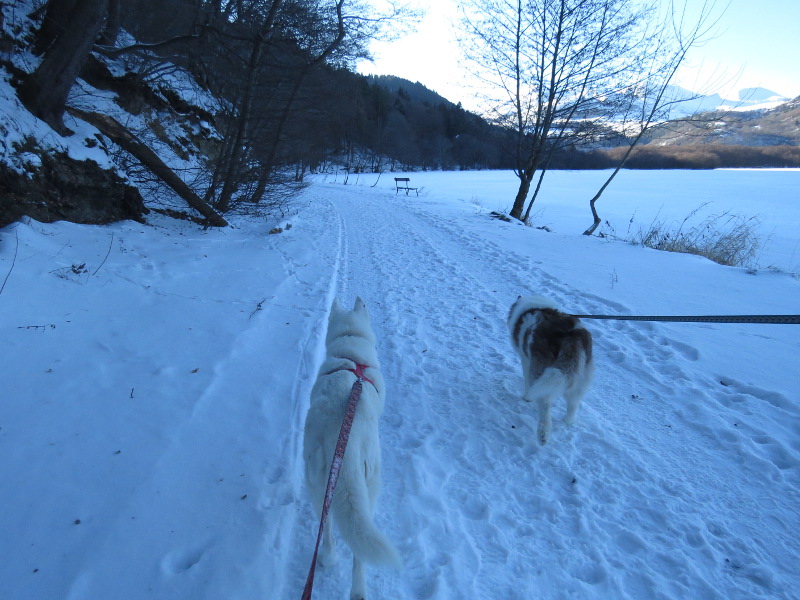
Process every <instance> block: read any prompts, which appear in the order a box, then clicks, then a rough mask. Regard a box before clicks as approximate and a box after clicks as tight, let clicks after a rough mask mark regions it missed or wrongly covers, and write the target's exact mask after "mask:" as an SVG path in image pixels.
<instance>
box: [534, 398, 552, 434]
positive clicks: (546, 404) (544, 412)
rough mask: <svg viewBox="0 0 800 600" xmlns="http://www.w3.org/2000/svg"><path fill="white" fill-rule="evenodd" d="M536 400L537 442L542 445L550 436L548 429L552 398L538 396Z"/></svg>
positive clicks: (549, 426)
mask: <svg viewBox="0 0 800 600" xmlns="http://www.w3.org/2000/svg"><path fill="white" fill-rule="evenodd" d="M537 402H538V404H539V428H538V431H537V433H538V436H539V443H540V444H541V445H542V446H544V445H545V444H546V443H547V440H548V439H549V438H550V429H551V427H552V422H553V420H552V416H551V412H552V408H553V399H552V398H551V397H550V396H539V398H537Z"/></svg>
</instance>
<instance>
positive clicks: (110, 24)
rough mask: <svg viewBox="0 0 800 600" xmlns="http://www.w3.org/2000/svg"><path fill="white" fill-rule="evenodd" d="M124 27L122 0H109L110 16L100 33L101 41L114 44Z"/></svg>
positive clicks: (105, 43)
mask: <svg viewBox="0 0 800 600" xmlns="http://www.w3.org/2000/svg"><path fill="white" fill-rule="evenodd" d="M121 29H122V0H108V18H107V19H106V26H105V27H104V28H103V32H102V34H101V35H100V43H101V44H103V45H104V46H114V45H115V44H116V43H117V37H118V36H119V32H120V30H121Z"/></svg>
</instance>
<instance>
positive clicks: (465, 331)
mask: <svg viewBox="0 0 800 600" xmlns="http://www.w3.org/2000/svg"><path fill="white" fill-rule="evenodd" d="M478 175H480V174H457V175H456V174H449V175H448V174H411V177H412V181H413V182H414V183H415V184H416V183H419V184H420V185H422V186H424V188H425V189H424V190H423V193H422V194H421V195H420V197H418V198H417V197H415V196H413V195H412V196H409V197H405V196H404V195H402V194H401V195H399V196H395V193H394V189H393V186H392V185H391V184H392V182H391V178H390V177H387V176H384V178H383V179H382V180H381V181H380V182H379V185H378V186H377V187H376V188H371V187H370V186H371V185H372V183H374V181H367V180H362V181H361V183H362V184H363V185H358V186H353V185H348V186H342V185H340V184H333V183H331V182H328V183H325V182H324V181H318V182H317V183H316V184H314V185H313V186H311V187H310V188H309V189H308V190H307V192H306V194H305V196H304V200H303V202H302V203H301V204H300V205H299V208H298V213H297V214H295V215H293V216H291V217H290V218H288V219H287V220H288V222H289V223H291V225H292V227H291V228H289V229H285V230H284V231H283V232H282V233H280V234H277V235H267V231H268V230H269V229H270V228H271V227H272V226H273V225H274V224H272V223H270V224H267V223H257V222H253V221H242V222H239V223H237V227H236V228H228V229H225V230H221V231H207V232H203V231H201V230H200V229H199V228H197V227H195V226H192V225H190V224H186V223H178V222H174V221H168V220H163V219H161V218H153V219H151V223H152V226H142V225H138V224H133V223H121V224H117V225H114V226H109V227H91V226H79V225H72V224H68V223H55V224H51V225H42V224H38V223H35V222H30V223H24V224H20V225H17V226H13V227H9V228H6V229H4V230H3V231H2V232H0V235H1V236H2V247H0V276H2V277H3V278H5V276H6V274H7V273H9V272H10V275H9V276H8V279H7V282H6V285H5V288H4V290H3V292H2V294H0V331H2V334H3V339H4V340H5V344H4V355H3V358H4V360H3V362H4V368H3V370H2V371H0V389H2V390H3V401H2V402H0V497H2V498H3V499H4V510H3V511H0V539H2V540H4V543H3V545H2V547H0V597H3V598H15V599H16V598H19V599H23V600H26V599H31V600H33V599H36V600H39V599H50V598H52V599H60V598H70V599H73V600H78V599H94V598H119V599H125V598H130V599H132V600H133V599H137V600H138V599H140V598H143V597H150V598H164V599H167V598H169V599H171V600H172V599H176V598H186V599H189V598H191V599H192V600H198V599H201V598H209V599H212V598H214V599H216V598H221V597H225V598H229V599H255V598H259V599H262V598H276V599H277V598H292V597H299V595H300V592H301V590H302V585H303V582H304V580H305V575H306V570H307V568H308V562H309V560H310V555H311V550H312V546H313V540H314V535H315V524H314V517H313V515H312V512H311V508H310V504H309V503H308V502H307V500H306V498H305V490H304V488H303V485H302V464H301V458H300V445H301V442H302V424H303V418H304V415H305V410H306V408H307V403H308V392H309V390H310V386H311V384H312V383H313V378H314V376H315V369H316V367H317V364H318V361H319V358H320V354H319V351H320V347H319V346H320V341H321V336H322V335H323V333H324V322H325V321H324V319H325V317H326V314H327V308H328V306H329V302H330V299H331V297H332V296H333V295H334V294H336V295H338V296H339V297H341V298H342V299H343V300H345V301H348V302H350V301H352V298H353V297H354V296H355V295H356V294H358V295H361V296H362V297H363V298H364V299H365V300H366V302H367V304H368V306H369V307H370V312H371V313H372V316H373V322H374V326H375V329H376V332H377V334H378V339H379V345H378V350H379V354H380V356H381V362H382V364H383V367H384V375H385V377H386V380H387V386H388V390H389V392H388V396H387V406H386V413H385V417H384V421H383V423H382V436H383V449H384V493H383V495H382V497H381V499H380V504H379V509H378V515H377V521H378V523H379V524H380V526H381V528H383V529H384V530H385V531H386V532H387V535H388V536H389V537H390V538H391V539H392V540H393V541H395V542H396V544H397V546H398V548H399V549H400V551H401V553H402V554H403V556H404V559H405V563H406V567H405V569H404V570H403V571H399V572H392V571H382V570H376V569H373V570H371V571H370V572H369V581H368V584H369V586H370V588H371V590H372V591H373V597H374V598H403V599H405V598H408V599H412V598H413V599H417V598H442V599H453V600H456V599H461V598H479V597H480V598H498V599H499V598H503V599H504V600H505V599H508V598H520V599H523V598H524V599H527V598H531V597H537V598H553V599H556V598H565V597H570V598H623V599H624V598H630V599H640V598H645V597H647V598H665V599H666V598H677V597H681V598H719V599H723V598H724V599H729V598H787V599H788V598H792V597H794V596H795V594H796V590H797V589H798V585H800V576H798V574H797V568H796V562H797V557H798V556H800V542H798V539H797V536H796V531H797V529H798V526H799V525H800V517H799V516H798V514H799V509H800V489H799V485H798V484H799V483H800V477H799V476H800V446H799V445H798V439H800V438H798V434H799V433H800V406H798V397H797V389H798V388H800V385H799V384H800V376H798V374H797V369H796V364H797V357H798V356H800V342H798V341H797V332H796V327H792V326H775V325H767V326H764V325H761V326H759V325H686V324H647V323H626V322H607V323H600V322H590V323H588V326H589V327H590V328H591V331H592V333H593V335H594V336H595V348H596V354H597V362H598V375H597V378H596V383H595V385H594V387H593V388H592V390H591V391H590V393H589V395H588V396H587V398H586V401H585V403H584V407H583V408H582V410H581V412H579V414H578V421H577V423H576V425H575V426H574V427H573V428H571V429H568V428H566V427H565V426H564V425H563V424H562V423H560V422H559V421H558V420H556V422H555V423H554V430H553V434H552V438H551V442H550V444H549V445H548V446H546V447H544V448H542V447H539V446H538V444H537V443H536V441H535V428H536V415H535V407H534V406H531V405H528V404H524V403H523V402H522V401H521V400H520V399H519V392H520V388H521V375H520V372H519V368H518V365H517V360H516V358H515V356H514V353H513V351H512V349H511V346H510V344H509V342H508V340H507V332H506V330H505V316H506V311H507V310H508V308H509V306H510V305H511V303H512V302H513V300H514V299H515V298H516V296H517V295H518V294H520V293H530V292H538V293H545V294H547V295H550V296H552V297H554V298H556V299H557V300H558V301H559V302H561V303H562V304H563V305H564V306H565V308H567V309H568V310H571V311H580V312H587V313H598V312H603V313H609V312H625V313H658V312H661V313H685V314H696V313H751V312H752V313H794V314H796V313H798V312H800V311H798V308H800V305H799V304H798V298H800V293H799V292H800V281H798V279H796V278H793V277H792V276H790V275H787V274H784V273H776V272H769V271H763V272H759V273H758V274H757V275H752V274H748V273H747V272H746V271H745V270H743V269H735V268H728V267H721V266H719V265H716V264H714V263H711V262H709V261H707V260H705V259H701V258H698V257H695V256H687V255H671V254H666V253H661V252H657V251H653V250H648V249H643V248H640V247H634V246H630V245H628V244H623V243H612V242H608V241H604V240H600V239H597V238H586V237H584V236H581V235H580V234H579V233H580V230H581V225H584V223H583V221H582V220H581V218H582V216H583V214H584V212H585V211H586V209H585V206H584V205H583V202H581V203H580V208H579V210H580V211H581V212H580V215H579V216H576V215H575V214H574V213H573V214H572V216H571V217H569V215H568V208H569V207H568V206H566V205H565V206H560V205H557V204H556V203H554V204H553V205H552V206H545V205H544V204H543V207H544V209H543V210H545V212H544V216H545V217H547V218H546V219H545V222H546V223H547V224H549V225H550V226H551V228H552V229H553V232H550V233H548V232H546V231H543V230H537V229H533V228H528V227H524V226H521V225H518V224H509V223H503V222H501V221H497V220H495V219H491V218H489V216H488V214H487V210H486V209H487V208H490V206H489V205H490V202H496V201H498V200H497V199H496V198H495V196H494V193H495V192H496V191H497V188H498V186H499V185H500V183H499V181H500V180H492V179H491V178H490V179H484V180H481V179H480V178H479V177H478ZM484 175H485V176H487V177H488V176H490V175H491V176H495V175H496V174H484ZM654 175H657V176H658V177H659V178H661V177H663V178H666V177H667V175H665V174H661V173H659V174H654ZM759 175H760V174H759ZM780 175H781V176H784V175H785V174H780ZM798 175H800V173H798ZM472 177H474V179H470V178H472ZM577 180H578V178H577V177H575V176H573V178H572V179H565V182H567V181H573V182H575V183H576V184H577V183H578V181H577ZM665 180H666V179H662V180H661V181H662V182H663V181H665ZM770 181H777V182H778V183H776V185H778V186H780V185H783V183H781V182H780V181H779V180H778V179H775V180H770ZM512 184H513V181H512ZM503 185H505V184H503ZM565 185H566V184H565ZM661 185H662V186H666V187H669V186H667V184H665V183H662V184H661ZM682 185H683V184H682V181H681V180H680V179H678V180H676V181H674V182H673V184H672V187H674V188H681V186H682ZM754 185H755V184H754ZM758 187H759V188H761V189H762V190H763V193H764V196H765V197H767V196H768V197H773V196H772V194H773V192H772V191H771V190H772V188H771V187H770V186H769V185H764V183H763V181H762V182H759V183H758ZM562 189H563V186H562ZM737 189H749V188H747V187H746V186H745V185H744V184H737ZM793 189H794V190H796V189H797V188H793ZM729 192H730V190H729ZM642 193H644V192H642ZM781 193H783V192H776V193H775V196H776V197H777V196H778V195H779V194H781ZM790 193H794V194H796V193H797V192H792V191H791V190H790ZM684 195H685V194H684ZM717 197H718V198H719V202H720V203H725V200H726V197H725V195H724V194H722V193H718V194H717ZM473 198H474V199H476V200H475V201H473ZM791 198H792V197H791V195H790V196H789V200H791ZM729 199H730V201H731V206H727V205H726V206H725V207H724V208H736V207H737V206H738V205H734V204H735V203H737V202H740V200H739V199H738V197H734V195H733V194H732V193H730V194H729ZM603 202H605V199H604V200H603ZM611 204H612V202H611V199H610V198H609V201H608V205H609V210H610V209H611ZM696 206H697V203H695V202H688V201H687V204H686V206H684V207H680V206H675V207H674V208H675V209H676V211H677V214H676V218H682V217H683V216H685V214H687V213H688V212H690V211H691V210H692V209H694V208H696ZM670 207H671V208H672V205H670ZM492 208H493V207H492ZM500 208H503V207H500ZM683 209H686V210H685V211H684V210H683ZM620 211H621V214H622V215H623V216H622V218H629V217H630V214H631V213H632V212H633V210H631V207H630V206H627V207H625V208H624V209H622V208H621V209H620ZM601 213H602V210H601ZM781 214H782V215H783V216H784V217H783V219H782V221H783V222H784V223H786V225H787V227H786V228H785V230H786V231H785V230H784V229H781V230H780V232H778V231H777V230H776V237H778V236H781V237H782V236H785V237H787V238H788V237H790V236H791V235H792V231H794V232H796V231H797V228H796V226H795V225H794V224H796V223H797V220H798V215H800V205H799V204H798V203H797V202H796V201H794V202H790V201H787V202H786V206H785V207H783V208H782V209H781ZM551 215H552V216H551ZM568 217H569V220H568V221H567V219H568ZM562 218H563V219H564V220H563V221H561V220H560V219H562ZM567 223H570V225H569V226H567ZM280 224H281V225H286V223H285V222H284V223H280ZM794 235H795V236H796V233H795V234H794ZM17 240H18V242H19V246H18V249H16V248H17V247H16V243H17ZM109 248H110V252H109ZM107 253H108V254H107ZM106 255H107V256H106ZM12 263H13V270H12V269H11V266H12ZM81 264H84V267H82V268H78V267H79V266H80V265H81ZM73 266H74V267H75V268H73ZM765 266H766V265H765ZM76 271H77V272H76ZM561 411H563V406H560V405H557V407H556V411H555V412H556V417H558V416H559V415H560V414H561ZM349 577H350V573H349V568H348V564H347V561H345V560H343V561H341V563H340V564H339V565H338V566H337V567H336V568H334V569H332V570H328V571H322V572H320V573H319V574H318V576H317V589H316V591H315V598H320V599H322V598H344V597H346V595H347V590H348V588H349Z"/></svg>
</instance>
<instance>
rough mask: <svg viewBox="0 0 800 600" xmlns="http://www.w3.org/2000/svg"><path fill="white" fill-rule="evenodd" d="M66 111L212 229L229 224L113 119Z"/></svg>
mask: <svg viewBox="0 0 800 600" xmlns="http://www.w3.org/2000/svg"><path fill="white" fill-rule="evenodd" d="M67 110H68V111H69V113H70V114H71V115H73V116H75V117H78V118H79V119H83V120H84V121H86V122H87V123H91V124H92V125H94V126H95V127H97V128H98V129H99V130H100V132H101V133H102V134H103V135H106V136H108V137H109V138H110V139H111V140H112V141H113V142H115V143H116V144H118V145H119V146H120V148H122V149H123V150H125V151H126V152H129V153H130V154H131V155H132V156H133V157H135V158H136V159H137V160H138V161H139V162H141V163H142V164H143V165H144V166H145V167H147V168H148V169H149V170H150V171H151V172H152V173H153V175H155V176H156V177H158V178H159V179H161V181H163V182H164V183H166V184H167V185H168V186H169V187H171V188H172V190H173V191H174V192H175V193H176V194H178V196H180V197H181V198H183V199H184V200H185V201H186V203H187V204H188V205H189V206H191V207H192V208H193V209H195V210H196V211H197V212H199V213H200V214H201V215H203V216H204V217H205V218H206V219H207V220H208V224H209V225H211V226H213V227H225V226H227V225H228V223H227V221H225V219H223V218H222V217H221V216H220V215H218V214H217V213H216V212H214V210H213V209H212V208H211V207H210V206H209V205H208V204H206V203H205V202H203V200H202V199H201V198H199V197H198V196H197V194H195V193H194V192H193V191H192V189H191V188H190V187H189V186H188V185H186V183H185V182H184V181H183V180H182V179H181V178H180V177H178V176H177V175H176V174H175V172H174V171H173V170H172V169H170V168H169V167H168V166H167V165H165V164H164V162H163V161H162V160H161V159H160V158H159V157H158V156H157V155H156V153H155V152H153V151H152V150H151V149H150V148H149V147H148V146H146V145H145V144H143V143H142V142H140V141H139V140H138V139H137V138H136V136H135V135H133V134H132V133H131V132H130V131H128V130H127V129H125V128H124V127H123V126H122V125H121V124H120V123H118V122H117V121H116V120H114V119H112V118H111V117H109V116H107V115H101V114H99V113H94V112H85V111H82V110H79V109H77V108H73V107H69V108H68V109H67Z"/></svg>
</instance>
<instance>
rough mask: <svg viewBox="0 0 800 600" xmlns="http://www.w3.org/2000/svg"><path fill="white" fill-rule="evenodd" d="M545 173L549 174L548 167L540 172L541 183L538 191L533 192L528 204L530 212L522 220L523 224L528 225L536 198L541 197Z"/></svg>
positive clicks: (538, 182) (527, 211)
mask: <svg viewBox="0 0 800 600" xmlns="http://www.w3.org/2000/svg"><path fill="white" fill-rule="evenodd" d="M548 162H549V161H548ZM545 173H547V165H545V166H544V168H542V169H540V170H539V181H537V182H536V189H535V190H533V196H531V201H530V202H529V203H528V210H526V211H525V218H524V219H523V220H522V221H523V223H527V222H528V217H530V216H531V209H532V208H533V203H534V202H535V201H536V197H537V196H538V195H539V190H540V189H542V181H543V180H544V175H545Z"/></svg>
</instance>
